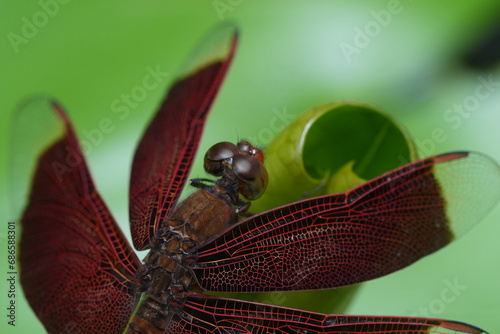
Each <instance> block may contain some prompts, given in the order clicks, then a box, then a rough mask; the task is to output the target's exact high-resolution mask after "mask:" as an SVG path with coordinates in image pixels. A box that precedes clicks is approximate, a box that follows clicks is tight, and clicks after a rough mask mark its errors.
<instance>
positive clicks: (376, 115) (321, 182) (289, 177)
mask: <svg viewBox="0 0 500 334" xmlns="http://www.w3.org/2000/svg"><path fill="white" fill-rule="evenodd" d="M264 153H265V156H266V157H265V159H266V161H265V165H266V168H267V170H268V172H269V186H268V189H267V190H266V193H265V194H264V195H263V196H262V197H261V198H260V199H259V200H257V201H255V202H253V203H252V206H251V212H254V213H256V212H262V211H265V210H268V209H272V208H274V207H277V206H281V205H285V204H287V203H292V202H295V201H297V200H300V199H302V198H306V197H313V196H319V195H324V194H331V193H336V192H344V191H346V190H349V189H351V188H353V187H355V186H358V185H360V184H361V183H363V182H365V180H370V179H372V178H374V177H376V176H379V175H381V174H383V173H385V172H388V171H390V170H392V169H394V168H397V167H399V166H400V165H402V164H405V163H407V162H409V161H413V160H415V159H416V158H417V157H416V150H415V148H414V145H413V142H412V141H411V140H410V137H409V135H408V134H407V132H406V130H405V129H404V128H403V127H402V126H401V125H399V124H398V123H397V122H396V121H394V120H393V119H392V118H391V117H389V116H388V115H386V114H384V113H383V112H381V111H379V110H377V109H376V108H374V107H372V106H370V105H367V104H362V103H357V102H334V103H328V104H324V105H321V106H318V107H315V108H312V109H310V110H308V111H306V112H305V113H303V114H302V115H301V116H300V117H299V118H297V120H295V121H294V122H293V123H291V124H290V125H289V126H288V127H287V128H285V129H284V131H282V132H281V133H280V134H278V136H277V137H276V138H275V139H274V140H273V142H272V143H271V144H270V145H269V146H268V147H267V149H266V150H265V151H264ZM358 287H359V285H356V286H349V287H345V288H339V289H332V290H323V291H301V292H274V293H265V294H258V295H251V294H250V295H246V296H244V297H243V298H245V299H249V300H254V301H258V302H263V303H267V304H275V305H280V306H287V307H294V308H300V309H307V310H311V311H317V312H323V313H325V312H326V313H343V312H345V309H346V308H347V306H348V305H349V302H350V301H351V300H352V298H353V296H354V294H355V292H356V291H357V288H358ZM238 298H241V296H238ZM318 301H321V303H318Z"/></svg>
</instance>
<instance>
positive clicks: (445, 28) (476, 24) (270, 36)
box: [0, 0, 500, 333]
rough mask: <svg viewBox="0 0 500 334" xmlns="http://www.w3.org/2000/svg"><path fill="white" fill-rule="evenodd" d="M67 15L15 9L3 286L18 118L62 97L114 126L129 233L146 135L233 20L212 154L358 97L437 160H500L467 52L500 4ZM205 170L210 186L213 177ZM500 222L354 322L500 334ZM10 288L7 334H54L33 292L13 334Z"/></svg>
mask: <svg viewBox="0 0 500 334" xmlns="http://www.w3.org/2000/svg"><path fill="white" fill-rule="evenodd" d="M60 2H61V3H60ZM60 2H58V1H56V0H41V1H38V0H36V1H34V0H29V1H23V2H18V1H13V0H6V1H2V3H1V4H0V13H2V14H0V15H1V16H2V19H1V20H0V33H1V35H2V36H3V38H2V40H1V42H0V43H1V49H0V50H1V53H0V73H1V79H0V96H1V101H2V107H1V108H2V109H1V111H2V122H0V135H1V146H0V154H1V158H0V159H1V160H0V161H1V162H2V163H1V164H0V168H1V174H2V176H3V178H2V179H1V180H0V182H1V187H0V188H1V189H2V200H1V201H0V209H1V212H2V223H1V224H2V225H1V228H0V237H1V239H0V240H1V243H2V245H1V246H0V247H1V249H2V251H1V252H0V254H1V255H0V256H1V261H0V263H1V268H0V269H1V277H2V278H1V280H2V282H5V281H6V278H7V274H6V272H7V267H6V257H7V255H6V251H5V249H6V246H5V241H6V238H5V236H6V231H7V227H6V225H7V221H8V220H15V218H16V217H15V213H13V212H12V211H11V210H9V200H10V198H11V193H10V191H9V188H8V185H9V182H11V181H12V180H9V177H8V168H9V167H8V166H9V161H10V159H9V149H10V147H11V144H12V142H11V138H10V136H11V134H10V124H11V122H12V115H13V113H14V110H15V107H16V105H18V103H20V102H21V101H22V100H23V99H24V98H26V97H27V96H30V95H32V94H39V93H45V94H50V95H52V96H54V97H56V98H57V99H58V100H59V101H60V102H61V103H62V104H63V105H64V106H65V107H66V108H67V110H68V112H69V114H70V117H71V118H72V121H73V124H74V125H75V126H76V128H77V130H78V131H79V133H80V134H81V135H82V136H84V135H85V133H88V132H91V131H92V130H94V129H98V127H99V122H100V121H101V120H102V119H103V118H109V119H111V120H112V122H113V125H114V128H113V131H111V132H110V133H106V134H104V135H103V138H102V140H100V141H99V142H98V143H97V144H96V145H94V146H93V147H92V149H91V151H90V154H89V155H88V160H89V163H90V166H91V169H92V172H93V175H94V178H95V182H96V183H97V187H98V188H99V190H100V191H101V193H102V195H103V196H104V198H105V199H106V201H107V203H108V204H109V206H110V208H111V210H112V211H113V213H114V215H115V217H116V219H117V220H118V221H119V222H120V224H121V225H122V227H123V228H124V230H125V231H126V233H127V235H129V232H128V222H127V203H128V200H127V193H128V178H129V173H130V165H131V158H132V152H133V150H134V148H135V145H136V143H137V141H138V138H139V136H140V135H141V133H142V131H143V129H144V127H145V125H146V123H147V121H148V119H149V118H150V117H151V116H152V113H153V111H154V109H155V106H156V105H157V104H158V103H159V101H160V100H161V98H162V96H163V95H164V93H165V89H166V87H167V86H168V84H169V82H170V81H171V80H173V79H174V78H175V74H176V72H177V68H178V67H179V66H180V65H181V64H182V62H183V60H184V59H185V58H186V57H187V56H188V54H189V52H190V50H191V48H192V47H193V46H194V45H195V44H196V43H197V42H198V40H199V38H201V37H202V36H203V35H204V34H205V33H206V32H207V31H208V30H209V29H210V28H212V27H213V26H214V25H217V24H220V23H221V22H223V21H226V20H231V21H235V22H236V23H237V24H238V25H239V27H240V28H241V40H240V45H239V49H238V52H237V56H236V59H235V61H234V63H233V66H232V68H231V70H230V73H229V75H228V76H227V78H226V81H225V83H224V86H223V88H222V90H221V93H220V95H219V98H218V99H217V101H216V104H215V106H214V109H213V113H212V115H211V117H210V118H209V120H208V124H207V127H206V130H205V134H204V137H203V142H202V145H201V147H200V150H201V152H204V151H205V150H206V149H207V148H208V147H209V146H210V145H212V144H213V143H214V142H217V141H221V140H230V141H234V140H236V139H237V138H256V139H257V141H258V144H260V145H266V144H267V143H268V142H269V140H270V134H271V133H272V132H273V127H272V125H271V124H281V123H276V122H277V121H276V118H278V119H279V122H283V123H285V122H289V121H290V120H291V119H290V118H292V117H294V116H296V115H299V114H300V113H301V112H303V111H304V110H306V109H308V108H310V107H313V106H315V105H318V104H321V103H325V102H329V101H334V100H343V99H354V100H359V101H361V102H367V103H371V104H374V105H375V106H377V107H378V108H380V109H381V110H384V111H386V112H388V113H389V114H391V115H392V116H393V117H395V118H396V119H397V120H398V121H400V122H401V123H402V124H403V125H405V126H406V127H407V128H408V130H409V131H410V133H411V134H412V135H413V136H414V139H415V140H416V142H417V144H418V145H419V148H420V151H421V155H422V156H427V155H431V154H435V153H440V152H445V151H451V150H476V151H481V152H484V153H486V154H488V155H490V156H492V157H494V158H495V159H496V160H499V161H500V145H498V143H499V139H500V133H499V130H498V124H500V110H499V109H500V93H499V91H500V67H499V66H498V63H497V66H494V65H492V66H483V67H485V68H483V69H482V70H478V69H476V68H475V66H471V63H472V62H471V61H470V60H469V61H468V62H464V54H467V53H468V52H470V50H475V49H474V48H475V47H476V46H477V45H478V43H480V42H481V41H482V40H483V39H484V38H486V37H487V36H488V34H489V33H490V32H491V29H492V27H493V25H494V24H495V22H496V21H498V18H499V17H498V13H499V12H500V11H499V9H500V6H499V5H498V4H497V3H496V2H493V1H475V2H472V1H451V0H448V1H440V2H439V3H436V2H433V1H400V2H397V1H396V2H394V1H368V0H367V1H356V2H353V1H331V0H330V1H327V0H325V1H319V0H314V1H307V2H306V1H282V0H275V1H272V2H270V1H256V0H253V1H248V0H232V1H229V0H220V1H219V0H216V1H191V2H190V3H189V4H185V3H184V2H181V1H146V2H139V1H107V2H105V3H102V2H98V1H87V2H85V3H82V2H76V1H62V0H60ZM62 2H65V3H64V4H63V3H62ZM392 3H397V5H396V6H394V7H393V5H392ZM387 13H389V14H387ZM35 24H36V25H35ZM30 25H33V26H30ZM343 50H344V51H343ZM486 53H487V54H489V53H490V52H489V51H488V52H486ZM468 59H470V57H469V58H468ZM474 64H475V63H474ZM148 67H150V68H153V69H155V68H159V69H160V70H161V71H162V72H166V73H168V76H166V77H165V79H164V81H163V82H162V83H161V85H160V86H161V88H158V89H154V90H151V91H148V94H147V97H146V98H145V99H144V100H143V101H140V102H138V103H137V106H135V107H134V108H131V112H130V114H129V115H128V116H127V117H125V118H124V119H120V118H119V117H118V115H117V114H116V113H113V112H112V111H111V106H112V104H113V103H116V102H115V101H116V100H117V99H118V100H120V99H121V96H122V94H130V93H131V91H132V89H134V87H136V86H138V85H142V80H143V78H144V77H145V76H146V75H147V73H148V72H147V69H148ZM476 67H477V66H476ZM479 76H481V77H482V78H483V79H484V80H488V79H491V81H492V82H493V83H494V84H492V85H490V86H488V87H485V86H482V88H478V87H479V86H481V85H483V84H482V81H481V80H480V79H478V77H479ZM495 83H496V84H495ZM488 88H489V89H490V90H487V89H488ZM477 89H480V90H481V92H482V93H484V94H483V95H484V98H481V100H478V99H476V100H474V98H473V96H474V95H475V94H476V92H477ZM487 92H488V94H486V93H487ZM486 95H487V96H486ZM474 101H478V103H477V104H471V105H469V109H471V112H468V111H466V112H464V113H463V114H458V113H455V112H453V111H450V110H453V108H454V105H455V104H462V103H473V102H474ZM277 115H291V116H284V117H283V116H277ZM447 117H448V118H447ZM449 117H454V118H449ZM31 126H36V124H32V125H31ZM436 133H439V136H436ZM327 144H328V143H325V145H327ZM346 145H348V143H346ZM196 164H197V166H199V165H200V163H199V160H198V162H197V163H196ZM193 173H196V175H199V176H201V175H202V174H201V171H200V169H199V168H195V170H194V172H193ZM499 218H500V208H496V209H495V210H494V211H493V212H492V213H491V214H490V215H489V216H488V217H487V218H486V219H485V220H484V221H483V222H482V223H481V224H479V225H478V226H477V227H476V228H474V229H473V230H472V231H471V232H470V233H468V234H467V235H466V236H464V237H463V238H461V239H460V240H459V241H458V242H456V243H454V244H453V245H451V246H449V247H447V248H446V249H444V250H442V251H440V252H438V253H437V254H434V255H432V256H430V257H428V258H426V259H424V260H421V261H420V262H418V263H417V264H415V265H413V266H411V267H409V268H406V269H404V270H402V271H400V272H398V273H395V274H392V275H389V276H387V277H384V278H381V279H377V280H374V281H371V282H368V283H366V284H365V285H364V286H363V287H362V289H361V291H360V292H359V294H358V296H357V297H356V299H355V300H354V301H353V303H352V305H351V306H350V308H349V310H348V313H350V314H374V315H418V316H426V315H428V316H432V317H438V318H449V319H454V320H460V321H465V322H469V323H472V324H475V325H477V326H480V327H482V328H484V329H486V330H488V331H489V332H492V333H495V332H498V331H499V330H500V324H499V322H498V315H499V314H500V300H499V296H500V285H499V284H498V276H499V274H500V248H499V236H500V225H499V223H498V219H499ZM18 231H19V230H18ZM18 236H19V234H18ZM141 257H142V255H141ZM450 282H451V284H453V282H458V284H459V285H460V288H459V289H458V290H456V291H455V292H456V293H455V297H456V298H454V300H453V301H452V302H448V301H449V299H446V297H445V299H443V291H445V290H446V289H447V288H448V284H450ZM5 287H6V285H5V284H3V283H2V284H1V289H0V306H1V307H0V309H1V310H2V317H1V319H2V320H1V322H0V331H1V332H3V333H28V332H29V333H39V332H40V333H41V332H43V328H42V327H41V325H40V324H39V322H38V321H37V320H36V318H35V316H34V314H33V313H32V311H31V310H30V308H29V306H28V305H27V303H26V300H25V299H24V297H23V295H22V293H21V286H20V284H19V283H18V284H17V292H18V295H17V298H16V301H17V306H18V309H17V319H16V320H17V321H16V327H11V326H8V325H7V321H8V319H7V318H6V316H5V314H6V307H7V306H8V301H9V300H8V298H7V289H6V288H5ZM445 293H446V294H447V295H446V296H448V297H449V296H450V295H449V292H445ZM444 300H447V302H444ZM316 303H317V302H316ZM424 309H427V313H428V314H426V313H425V311H423V310H424ZM323 312H324V313H328V312H329V310H328V309H324V310H323Z"/></svg>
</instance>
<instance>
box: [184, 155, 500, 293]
mask: <svg viewBox="0 0 500 334" xmlns="http://www.w3.org/2000/svg"><path fill="white" fill-rule="evenodd" d="M499 197H500V168H499V166H498V164H496V163H495V162H493V161H492V160H490V159H489V158H487V157H485V156H482V155H479V154H474V153H467V152H458V153H449V154H444V155H438V156H434V157H430V158H427V159H423V160H420V161H417V162H414V163H411V164H408V165H405V166H403V167H401V168H399V169H396V170H394V171H391V172H389V173H386V174H384V175H382V176H380V177H378V178H376V179H373V180H371V181H369V182H367V183H365V184H363V185H361V186H359V187H357V188H354V189H352V190H350V191H348V192H346V193H342V194H335V195H327V196H322V197H316V198H312V199H307V200H303V201H300V202H296V203H292V204H289V205H286V206H283V207H279V208H277V209H273V210H270V211H267V212H264V213H262V214H258V215H255V216H252V217H250V218H249V219H246V220H244V221H242V222H241V223H238V224H236V225H235V226H232V227H231V228H229V229H228V230H226V231H225V232H222V233H221V234H220V235H218V236H216V237H214V238H212V239H211V240H208V241H207V243H206V244H203V245H201V246H199V249H198V252H197V255H196V252H195V253H194V256H195V257H197V260H196V261H194V262H192V263H191V264H190V266H191V268H192V270H193V273H194V275H195V276H196V278H197V280H198V283H199V284H200V286H201V287H202V288H204V289H206V290H208V291H218V292H260V291H290V290H311V289H326V288H334V287H340V286H346V285H351V284H355V283H360V282H364V281H367V280H370V279H374V278H377V277H380V276H383V275H386V274H389V273H391V272H394V271H397V270H399V269H401V268H404V267H406V266H408V265H410V264H411V263H413V262H415V261H417V260H418V259H420V258H422V257H423V256H425V255H427V254H430V253H432V252H434V251H436V250H438V249H440V248H441V247H443V246H445V245H447V244H448V243H449V242H451V241H452V240H453V239H454V238H455V237H456V236H457V235H460V234H463V233H464V231H465V230H467V229H468V228H470V227H471V226H472V225H474V224H475V223H477V222H478V221H479V220H480V219H481V218H482V217H483V216H484V215H485V214H486V213H487V212H488V211H489V210H490V209H491V208H492V207H493V206H494V205H495V204H496V203H497V202H498V200H499Z"/></svg>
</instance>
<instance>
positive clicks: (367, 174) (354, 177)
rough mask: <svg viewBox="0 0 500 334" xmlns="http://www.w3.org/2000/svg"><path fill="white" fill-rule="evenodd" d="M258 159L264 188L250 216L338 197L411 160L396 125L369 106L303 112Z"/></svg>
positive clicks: (332, 105)
mask: <svg viewBox="0 0 500 334" xmlns="http://www.w3.org/2000/svg"><path fill="white" fill-rule="evenodd" d="M264 153H265V159H266V160H265V165H266V168H267V170H268V173H269V186H268V188H267V190H266V193H265V194H264V195H263V196H262V197H261V198H260V199H259V200H257V201H254V202H253V203H252V206H251V211H252V212H262V211H265V210H268V209H271V208H274V207H277V206H280V205H284V204H287V203H292V202H295V201H298V200H300V199H302V198H305V197H311V196H319V195H324V194H328V193H332V192H343V191H346V190H349V189H350V188H352V187H354V186H356V185H359V184H360V183H362V182H363V181H364V180H370V179H373V178H374V177H376V176H379V175H381V174H383V173H385V172H388V171H390V170H392V169H394V168H397V167H399V166H401V165H403V164H405V163H407V162H409V161H413V160H415V159H416V150H415V148H414V145H413V142H412V141H411V139H410V137H409V135H408V134H407V132H406V130H405V129H404V128H403V127H402V126H401V125H399V124H398V123H397V122H396V121H395V120H393V119H392V118H391V117H389V116H388V115H386V114H384V113H383V112H381V111H379V110H377V109H376V108H374V107H372V106H370V105H367V104H363V103H358V102H351V101H349V102H333V103H327V104H324V105H321V106H318V107H315V108H312V109H310V110H308V111H306V112H305V113H303V114H302V115H301V116H299V118H297V119H296V120H295V121H294V122H292V123H291V124H290V125H289V126H288V127H286V128H285V129H284V130H283V131H282V132H281V133H279V134H278V135H277V136H276V138H275V139H274V140H273V141H272V142H271V144H270V145H269V146H268V147H267V148H266V149H265V151H264ZM342 184H343V186H341V185H342Z"/></svg>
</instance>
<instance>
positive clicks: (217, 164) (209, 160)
mask: <svg viewBox="0 0 500 334" xmlns="http://www.w3.org/2000/svg"><path fill="white" fill-rule="evenodd" d="M237 152H238V147H237V146H236V145H234V144H233V143H230V142H226V141H225V142H220V143H217V144H215V145H214V146H212V147H210V148H209V149H208V151H207V153H206V154H205V159H204V165H203V167H204V168H205V171H206V172H207V173H209V174H211V175H215V176H221V175H222V173H223V172H224V164H226V165H227V164H229V165H231V164H232V159H233V156H234V155H235V154H236V153H237Z"/></svg>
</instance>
